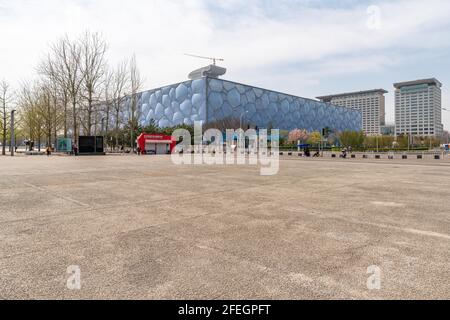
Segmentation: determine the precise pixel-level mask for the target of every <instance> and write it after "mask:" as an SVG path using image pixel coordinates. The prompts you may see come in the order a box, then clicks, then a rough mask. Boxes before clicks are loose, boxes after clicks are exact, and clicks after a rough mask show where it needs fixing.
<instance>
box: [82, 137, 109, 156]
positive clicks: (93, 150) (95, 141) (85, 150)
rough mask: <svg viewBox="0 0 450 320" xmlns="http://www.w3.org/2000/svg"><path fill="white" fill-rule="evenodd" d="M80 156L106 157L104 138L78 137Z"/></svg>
mask: <svg viewBox="0 0 450 320" xmlns="http://www.w3.org/2000/svg"><path fill="white" fill-rule="evenodd" d="M78 153H79V155H103V156H104V155H105V148H104V145H103V137H102V136H96V137H95V136H80V137H78Z"/></svg>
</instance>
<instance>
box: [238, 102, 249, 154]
mask: <svg viewBox="0 0 450 320" xmlns="http://www.w3.org/2000/svg"><path fill="white" fill-rule="evenodd" d="M247 113H248V110H247V111H244V112H242V113H241V118H240V122H239V130H241V131H240V137H239V140H240V141H242V139H243V137H242V135H243V132H244V129H243V128H242V120H243V118H244V116H245V115H246V114H247ZM240 141H239V142H240ZM238 146H239V143H238ZM245 149H246V148H245V140H244V150H245Z"/></svg>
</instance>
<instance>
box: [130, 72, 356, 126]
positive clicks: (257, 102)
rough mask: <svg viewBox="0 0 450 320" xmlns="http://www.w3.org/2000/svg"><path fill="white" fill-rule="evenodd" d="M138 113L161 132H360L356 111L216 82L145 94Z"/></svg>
mask: <svg viewBox="0 0 450 320" xmlns="http://www.w3.org/2000/svg"><path fill="white" fill-rule="evenodd" d="M139 107H140V108H141V109H140V110H141V119H140V122H141V124H142V125H144V126H145V125H147V124H149V123H150V121H151V119H153V120H154V121H155V123H156V124H157V125H158V126H160V127H172V126H176V125H180V124H187V125H191V124H193V122H194V121H197V120H198V121H204V122H216V121H220V120H223V119H226V118H232V119H238V120H239V119H241V117H242V119H243V120H244V122H247V123H250V124H252V125H255V126H258V127H260V128H267V127H272V128H278V129H281V130H292V129H295V128H301V129H307V130H308V131H315V130H322V129H323V128H325V127H329V128H331V129H336V130H339V131H344V130H355V131H359V130H361V127H362V120H361V114H360V113H359V112H358V111H355V110H351V109H347V108H343V107H337V106H333V105H330V104H326V103H323V102H319V101H314V100H309V99H304V98H300V97H295V96H292V95H287V94H283V93H278V92H274V91H269V90H265V89H260V88H255V87H251V86H247V85H242V84H238V83H234V82H230V81H225V80H219V79H199V80H194V81H186V82H183V83H179V84H175V85H171V86H167V87H163V88H160V89H155V90H150V91H146V92H143V93H141V94H140V96H139ZM125 109H126V108H125Z"/></svg>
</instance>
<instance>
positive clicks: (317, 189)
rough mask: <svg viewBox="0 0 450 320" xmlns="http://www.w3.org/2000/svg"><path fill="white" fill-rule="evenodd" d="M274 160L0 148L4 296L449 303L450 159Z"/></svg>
mask: <svg viewBox="0 0 450 320" xmlns="http://www.w3.org/2000/svg"><path fill="white" fill-rule="evenodd" d="M281 159H282V160H281V163H280V172H279V174H278V175H276V176H268V177H262V176H260V175H259V169H258V168H257V167H248V166H227V167H220V166H219V167H216V166H197V167H192V166H175V165H173V164H172V163H171V161H170V158H169V157H166V156H161V157H137V156H106V157H50V158H47V157H17V158H14V159H11V158H9V157H0V204H1V206H0V240H1V241H0V298H2V299H30V298H31V299H78V298H81V299H93V298H100V299H116V298H117V299H450V267H449V261H450V207H449V199H450V162H448V161H431V160H430V161H428V160H424V161H419V160H408V161H406V162H405V161H402V160H398V161H397V160H394V161H388V160H366V161H364V160H350V159H349V160H340V159H326V160H323V159H319V160H313V159H297V158H295V157H282V158H281ZM71 265H76V266H79V267H80V270H81V283H82V287H81V290H69V289H68V288H67V286H66V282H67V279H68V278H69V276H70V275H69V274H67V267H68V266H71ZM370 266H377V267H379V269H380V271H381V289H380V290H368V288H367V279H368V278H369V276H371V274H368V273H367V268H368V267H370Z"/></svg>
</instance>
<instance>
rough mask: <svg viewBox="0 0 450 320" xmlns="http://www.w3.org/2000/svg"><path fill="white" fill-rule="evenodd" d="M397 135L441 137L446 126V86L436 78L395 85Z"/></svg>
mask: <svg viewBox="0 0 450 320" xmlns="http://www.w3.org/2000/svg"><path fill="white" fill-rule="evenodd" d="M394 87H395V127H396V129H395V133H396V134H397V135H401V134H406V135H417V136H438V135H441V134H442V132H443V125H442V101H441V87H442V84H441V83H440V82H439V81H438V80H437V79H435V78H431V79H424V80H415V81H408V82H401V83H395V84H394Z"/></svg>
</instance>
